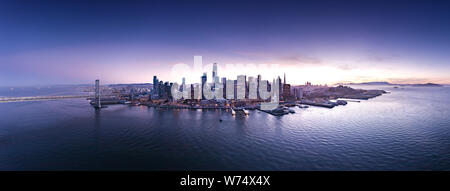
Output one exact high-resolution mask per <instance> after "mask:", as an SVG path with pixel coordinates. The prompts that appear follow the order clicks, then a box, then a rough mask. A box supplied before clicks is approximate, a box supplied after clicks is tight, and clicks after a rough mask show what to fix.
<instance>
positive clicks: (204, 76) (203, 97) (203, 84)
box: [200, 73, 207, 99]
mask: <svg viewBox="0 0 450 191" xmlns="http://www.w3.org/2000/svg"><path fill="white" fill-rule="evenodd" d="M206 80H207V78H206V73H203V76H202V78H201V81H202V84H201V90H200V92H202V94H201V95H202V99H205V95H204V94H203V86H205V84H206Z"/></svg>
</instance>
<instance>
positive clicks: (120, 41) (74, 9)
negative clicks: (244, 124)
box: [0, 1, 450, 86]
mask: <svg viewBox="0 0 450 191" xmlns="http://www.w3.org/2000/svg"><path fill="white" fill-rule="evenodd" d="M449 7H450V6H449V5H448V3H439V2H434V3H426V2H420V1H414V2H395V3H389V4H388V3H387V2H375V1H368V2H365V3H358V2H353V3H348V4H345V5H344V4H341V3H338V2H324V3H321V4H316V3H312V2H309V1H304V2H300V3H295V2H292V1H285V2H283V3H275V2H273V1H272V2H270V1H265V2H262V3H260V4H258V6H255V2H251V1H247V2H239V3H238V2H230V3H223V2H222V3H208V2H203V1H194V2H192V3H176V2H171V3H162V2H158V3H150V2H142V1H135V2H132V3H123V2H120V1H114V2H108V3H105V2H95V3H93V4H86V3H81V2H72V1H65V2H53V1H48V2H40V3H38V2H28V3H25V4H23V3H18V2H14V1H4V2H2V3H1V6H0V26H1V28H2V29H3V30H1V31H0V34H1V35H0V41H1V42H2V43H1V44H0V66H1V67H2V70H1V71H0V86H22V85H52V84H86V83H89V84H91V83H92V82H93V80H94V79H101V80H102V82H104V83H105V84H114V83H151V82H152V78H153V76H154V75H157V76H158V77H160V78H162V79H165V80H166V81H171V82H178V83H180V82H181V79H182V78H181V77H180V76H179V75H177V74H172V73H171V68H172V67H173V66H174V65H176V64H180V63H183V64H187V65H193V59H192V58H193V56H203V64H204V66H205V68H204V69H203V70H202V71H197V72H199V73H203V72H208V79H211V76H210V75H211V74H210V72H209V71H211V70H212V64H213V63H217V64H218V67H219V71H220V73H219V76H220V77H226V78H228V79H235V78H237V76H238V75H241V74H245V75H248V76H254V77H256V76H257V75H258V74H261V75H262V76H263V78H265V79H272V78H276V77H278V76H282V75H283V74H284V73H286V75H287V76H289V83H290V84H293V85H297V84H304V83H305V82H307V81H311V82H313V83H315V84H334V83H339V82H368V81H388V82H392V83H427V82H432V83H441V84H450V77H449V76H448V73H449V72H450V65H449V64H448V60H450V55H448V54H447V53H446V51H448V50H449V49H450V37H449V36H448V35H447V34H449V33H450V27H449V26H450V25H449V24H450V23H449V18H450V13H449V12H448V9H449ZM85 12H89V13H90V14H89V15H88V14H85ZM418 13H420V14H418ZM227 64H231V65H233V64H237V65H238V66H241V65H244V66H246V65H252V64H253V65H272V64H274V65H278V66H279V67H277V68H276V70H274V69H273V68H269V69H266V70H259V69H258V70H254V69H252V68H251V67H249V68H245V67H244V69H243V70H239V71H238V72H236V71H234V70H233V69H230V70H227V69H226V68H224V65H227ZM209 66H211V68H210V67H209ZM198 76H199V75H197V73H195V74H193V73H188V74H186V75H185V76H182V77H185V78H186V83H199V81H200V79H199V77H198Z"/></svg>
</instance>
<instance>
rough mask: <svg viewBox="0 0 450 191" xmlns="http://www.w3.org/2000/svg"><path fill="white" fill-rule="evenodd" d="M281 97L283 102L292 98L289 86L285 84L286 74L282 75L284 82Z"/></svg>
mask: <svg viewBox="0 0 450 191" xmlns="http://www.w3.org/2000/svg"><path fill="white" fill-rule="evenodd" d="M281 95H282V96H281V97H282V98H283V100H288V99H290V98H292V96H291V85H290V84H287V83H286V73H284V80H283V91H282V93H281Z"/></svg>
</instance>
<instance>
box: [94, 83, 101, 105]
mask: <svg viewBox="0 0 450 191" xmlns="http://www.w3.org/2000/svg"><path fill="white" fill-rule="evenodd" d="M95 107H97V108H101V107H102V106H101V103H100V80H95Z"/></svg>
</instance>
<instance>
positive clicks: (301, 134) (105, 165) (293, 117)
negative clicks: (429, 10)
mask: <svg viewBox="0 0 450 191" xmlns="http://www.w3.org/2000/svg"><path fill="white" fill-rule="evenodd" d="M383 89H385V90H387V91H392V93H391V94H386V95H383V96H381V97H377V98H374V99H371V100H369V101H362V102H361V103H353V102H349V104H348V105H347V106H340V107H336V108H334V109H325V108H317V107H311V108H308V109H299V108H295V111H296V114H290V115H286V116H282V117H275V116H271V115H268V114H266V113H262V112H259V111H251V113H250V115H249V116H247V117H246V116H239V115H238V116H236V117H233V116H231V114H230V113H227V112H220V111H219V110H209V111H195V110H168V109H155V108H147V107H144V106H139V107H136V106H125V105H114V106H110V107H109V108H106V109H103V110H101V111H95V110H94V109H93V108H92V107H90V106H89V104H88V102H87V101H86V100H84V99H71V100H58V101H39V102H20V103H0V170H450V100H449V98H450V88H448V87H442V88H418V87H407V88H403V89H393V88H391V87H383ZM219 118H222V119H223V122H219Z"/></svg>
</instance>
